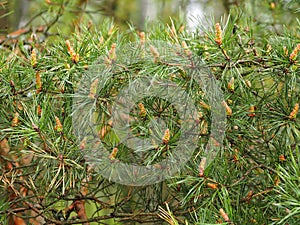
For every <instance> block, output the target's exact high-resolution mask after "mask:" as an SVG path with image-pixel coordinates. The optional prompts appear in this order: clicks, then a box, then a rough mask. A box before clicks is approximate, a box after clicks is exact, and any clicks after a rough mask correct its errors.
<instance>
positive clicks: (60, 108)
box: [0, 1, 300, 225]
mask: <svg viewBox="0 0 300 225" xmlns="http://www.w3.org/2000/svg"><path fill="white" fill-rule="evenodd" d="M263 2H264V1H263ZM285 7H287V6H284V5H281V4H279V3H278V4H275V3H274V5H272V4H271V5H268V4H266V9H267V10H269V12H270V13H274V11H276V10H278V11H279V10H286V8H285ZM289 10H291V9H290V8H289ZM295 10H296V9H295ZM52 13H53V12H52ZM295 15H298V14H295ZM219 23H220V27H219V28H220V29H221V30H222V32H221V34H220V31H219V33H218V32H217V31H216V29H218V25H216V24H217V22H216V21H213V19H211V21H209V25H208V26H207V27H204V26H203V27H198V29H197V30H196V31H194V32H190V31H188V30H187V29H186V28H185V26H184V24H185V22H184V21H181V20H176V19H174V20H170V22H169V24H167V25H166V24H163V23H160V22H154V23H151V24H148V25H147V26H146V28H145V31H144V32H145V33H141V32H140V31H138V30H136V29H135V28H134V27H129V28H128V29H127V30H125V31H124V30H119V29H118V27H117V26H113V23H112V22H111V21H109V20H105V21H104V22H103V24H102V25H101V26H98V25H97V24H93V23H91V22H85V20H83V21H82V23H81V24H80V25H77V26H76V27H75V28H74V32H73V33H72V34H70V35H69V36H66V34H58V35H54V36H53V35H49V33H48V31H49V30H48V29H47V27H45V28H43V29H42V28H41V30H38V29H37V30H35V29H30V30H28V32H25V33H24V34H23V33H22V34H20V35H17V37H13V36H8V37H7V38H5V39H3V40H1V46H0V48H1V52H0V68H1V69H0V140H1V145H0V157H1V158H0V162H1V176H0V180H1V186H0V193H1V194H0V223H2V224H22V223H21V222H20V220H21V219H20V220H19V222H18V221H17V219H16V218H22V221H23V222H24V221H26V222H27V221H28V222H27V223H26V224H29V223H32V224H43V221H44V222H45V221H46V222H48V223H49V224H75V223H77V224H78V223H80V224H89V223H91V224H92V223H95V224H102V223H104V224H123V223H124V224H134V223H137V224H138V223H141V224H143V223H144V224H147V223H148V224H155V223H157V224H162V223H164V222H163V220H165V223H169V224H291V225H293V224H298V223H299V221H300V191H299V190H300V189H299V188H300V184H299V173H300V168H299V163H300V161H299V160H300V152H299V142H300V130H299V129H300V127H299V126H300V123H299V117H298V108H299V102H300V99H299V98H300V95H299V92H300V88H299V84H300V76H299V72H300V69H299V68H300V64H299V59H300V56H299V55H300V40H299V35H300V33H299V32H300V30H299V25H300V23H299V21H296V20H295V21H293V23H291V24H290V25H289V26H287V27H285V26H280V25H278V24H276V23H275V22H274V24H272V25H270V24H265V23H263V21H259V20H255V19H253V18H251V17H250V16H248V15H247V14H244V13H243V11H242V10H240V9H239V10H238V9H236V8H234V9H233V10H232V11H231V13H230V15H229V16H227V17H225V18H223V19H221V21H220V22H219ZM216 27H217V28H216ZM275 28H276V29H275ZM143 35H145V39H144V38H143ZM155 40H159V41H165V42H169V43H172V45H173V46H177V47H179V48H182V50H183V52H185V54H186V58H189V56H190V55H189V54H190V53H191V55H192V56H193V55H194V56H197V57H200V58H201V59H202V60H203V62H204V64H203V66H204V67H205V68H206V69H208V70H210V71H211V73H212V74H213V76H214V77H215V78H216V79H217V80H218V81H219V84H220V86H221V89H222V92H223V95H224V102H223V105H224V107H225V108H224V109H226V113H227V120H226V128H225V129H226V132H225V138H224V141H223V143H216V144H217V145H221V146H222V148H221V150H220V151H219V152H218V154H217V155H216V157H215V159H214V161H212V162H211V163H210V164H209V166H208V167H206V169H205V172H204V174H201V167H202V165H200V164H201V157H202V155H203V150H204V148H205V145H206V144H207V136H208V134H209V132H210V131H209V128H210V123H211V118H210V115H211V112H210V109H211V106H210V105H209V102H208V101H207V99H206V97H205V96H206V95H207V94H205V92H204V91H203V90H202V89H201V87H199V84H197V83H196V82H195V81H193V80H192V79H191V78H190V77H189V74H188V72H187V70H186V69H185V68H184V66H182V65H181V64H180V65H176V64H172V63H164V61H163V59H161V60H160V59H159V58H160V56H161V55H162V54H163V53H162V52H160V51H162V49H156V50H153V49H152V50H151V51H148V50H149V49H147V51H146V52H142V54H145V55H144V58H138V60H137V61H136V62H134V63H132V64H129V65H128V64H125V62H126V56H124V54H123V55H122V56H120V55H119V52H122V48H124V46H127V45H128V43H131V42H136V43H140V44H141V45H143V44H145V46H148V45H147V44H149V43H150V44H151V43H152V42H153V41H155ZM184 43H185V44H186V46H185V44H184ZM180 46H181V47H180ZM164 50H165V49H164ZM141 51H142V50H141ZM155 51H158V53H159V55H157V53H156V52H155ZM130 57H132V56H128V58H130ZM99 59H100V60H99ZM141 59H144V60H141ZM95 62H97V63H99V64H100V65H101V66H103V68H108V69H109V68H111V67H112V66H113V63H114V62H116V63H117V64H118V63H120V64H118V65H117V70H114V73H113V76H112V77H111V78H109V79H108V80H107V83H106V84H105V85H104V88H102V89H101V90H100V86H101V85H103V84H98V83H97V82H95V79H94V78H93V77H90V80H91V83H90V84H89V85H88V86H87V87H86V91H87V92H86V93H85V96H86V99H87V101H88V102H90V101H92V102H93V104H95V107H96V108H97V109H98V110H97V113H96V114H95V115H94V117H95V120H96V122H98V124H99V127H97V129H98V131H99V136H100V138H101V140H102V141H103V143H104V144H105V146H106V148H107V149H109V151H113V149H114V148H116V147H117V148H118V152H117V154H116V155H110V157H111V159H112V160H114V159H115V158H116V159H118V160H122V161H126V162H135V163H139V164H143V165H148V164H152V163H156V162H158V161H160V160H161V159H162V158H164V157H166V156H168V154H171V153H169V152H171V151H172V146H175V145H176V141H177V139H178V136H177V135H180V132H179V130H180V119H179V118H178V115H177V112H176V110H175V109H174V108H173V107H172V106H170V103H169V102H168V101H165V100H162V99H160V98H158V97H157V98H146V99H144V100H143V106H144V107H145V110H146V112H145V111H143V109H142V107H140V106H141V105H138V103H139V102H137V103H136V108H134V109H133V111H132V112H131V113H132V114H131V116H132V118H134V122H132V124H131V129H132V131H133V133H134V134H135V135H136V136H139V137H140V138H142V137H144V136H145V137H148V136H149V133H147V131H148V128H147V127H148V125H149V120H150V119H151V118H157V117H159V118H160V119H161V120H163V121H165V123H166V127H168V128H169V129H170V130H169V131H170V136H171V137H170V139H168V138H167V139H168V140H165V141H163V143H157V148H155V149H148V151H147V152H146V154H145V155H143V157H144V158H142V160H141V158H138V154H135V152H134V151H131V150H130V149H129V148H127V147H126V146H123V145H122V144H120V143H119V139H118V137H117V136H116V134H115V133H114V131H113V129H111V126H113V125H114V124H111V122H110V116H111V105H112V102H113V101H114V100H115V97H116V94H117V93H118V92H119V91H120V90H121V89H122V87H123V86H124V85H126V84H128V83H130V82H132V81H133V80H134V79H136V77H143V76H146V77H148V76H153V77H155V76H158V77H160V78H162V79H167V80H172V81H173V82H175V83H176V84H178V85H179V86H182V87H183V88H184V89H185V90H186V91H187V93H189V95H190V97H191V98H192V99H193V100H194V102H195V107H196V109H197V110H199V124H200V128H199V133H200V134H201V137H199V140H198V146H197V148H196V150H195V152H194V154H193V157H192V158H191V160H190V161H189V162H188V163H187V164H186V165H185V166H184V167H183V168H182V169H181V170H180V171H179V172H178V173H176V174H175V175H174V176H173V177H172V178H170V179H168V180H166V181H163V182H160V183H157V184H153V185H149V186H142V187H134V186H125V185H121V184H117V183H114V182H111V181H110V180H109V179H106V178H104V177H102V176H101V174H100V173H99V172H97V170H94V169H93V168H91V167H89V166H88V165H87V164H86V162H85V158H84V155H83V152H84V151H83V150H84V149H85V148H86V146H87V145H88V144H87V143H85V142H84V140H82V137H81V138H78V136H76V135H75V134H74V130H73V128H74V124H72V115H74V110H75V109H76V108H75V109H74V107H73V103H74V101H73V100H74V98H76V97H78V95H77V94H78V90H79V87H80V81H81V80H82V79H83V78H86V77H87V76H90V75H91V73H90V71H91V70H92V68H93V65H94V64H95ZM184 62H186V61H184ZM92 85H95V88H94V89H93V88H91V86H92ZM101 87H102V86H101ZM225 102H226V104H224V103H225ZM220 104H221V103H220ZM157 121H158V120H157ZM152 126H154V127H155V124H154V125H153V124H152ZM76 127H78V124H76ZM154 130H155V129H154ZM155 135H156V136H157V139H156V140H157V141H159V140H162V139H163V137H164V130H159V129H157V130H156V132H155ZM165 138H166V137H165ZM119 144H120V145H119ZM166 152H167V153H166ZM199 167H200V168H199ZM199 169H200V170H199ZM83 207H85V208H83ZM9 220H10V221H9ZM101 222H102V223H101Z"/></svg>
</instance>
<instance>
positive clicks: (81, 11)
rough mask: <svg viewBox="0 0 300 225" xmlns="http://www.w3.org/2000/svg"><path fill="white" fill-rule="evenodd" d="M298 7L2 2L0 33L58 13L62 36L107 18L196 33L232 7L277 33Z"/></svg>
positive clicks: (252, 2) (165, 1)
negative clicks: (181, 24)
mask: <svg viewBox="0 0 300 225" xmlns="http://www.w3.org/2000/svg"><path fill="white" fill-rule="evenodd" d="M299 5H300V3H299V1H298V0H294V1H293V0H285V1H284V0H278V1H272V0H10V1H9V0H0V10H1V11H0V33H1V34H7V33H9V32H12V31H14V30H17V29H20V28H22V27H24V26H28V25H31V26H35V25H36V26H38V25H43V24H45V23H46V22H47V21H48V22H49V21H50V20H51V18H49V12H53V16H56V14H55V12H57V11H58V10H63V11H64V13H63V15H62V16H61V17H59V18H57V19H58V23H57V24H55V26H54V27H53V28H52V29H56V30H57V29H59V30H60V31H62V32H69V31H70V30H69V29H72V27H74V26H73V25H74V24H76V23H80V22H81V21H83V19H88V20H90V21H93V23H96V24H99V25H100V26H101V22H102V21H103V19H104V18H107V17H110V18H113V20H114V22H115V23H116V24H118V26H119V27H121V28H122V27H123V28H124V27H128V26H127V25H128V24H131V25H134V26H135V27H137V28H138V29H140V30H143V29H144V28H145V23H146V22H147V21H152V20H155V19H160V20H162V21H169V18H170V17H172V18H173V19H174V18H178V17H180V19H183V20H184V21H185V22H186V23H187V25H188V27H189V28H190V29H191V30H195V28H196V27H197V26H198V23H199V22H200V21H201V23H203V24H204V25H205V24H206V23H207V22H206V21H210V18H211V17H214V18H215V19H216V20H218V19H219V18H220V17H221V16H223V15H228V13H229V11H230V10H231V9H232V8H233V7H235V8H238V9H243V13H245V14H246V15H250V16H251V17H254V18H255V20H256V21H257V23H260V22H261V23H264V24H267V25H269V27H270V28H271V29H273V31H277V32H278V31H279V30H280V29H281V28H282V26H281V25H282V24H285V25H286V26H289V25H292V24H294V23H296V18H299V16H300V14H299V7H300V6H299ZM62 6H63V7H62ZM62 8H63V9H62ZM46 14H47V16H46ZM43 15H45V16H44V17H43ZM83 17H84V18H83ZM52 19H53V18H52ZM54 19H55V18H54Z"/></svg>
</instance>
